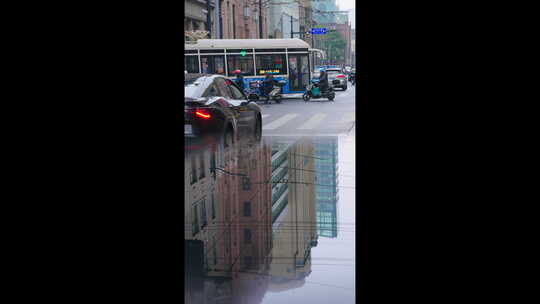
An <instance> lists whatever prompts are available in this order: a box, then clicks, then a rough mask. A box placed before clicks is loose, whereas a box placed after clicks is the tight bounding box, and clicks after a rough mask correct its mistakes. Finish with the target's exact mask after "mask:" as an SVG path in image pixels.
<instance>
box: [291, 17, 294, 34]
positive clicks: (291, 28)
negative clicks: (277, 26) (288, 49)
mask: <svg viewBox="0 0 540 304" xmlns="http://www.w3.org/2000/svg"><path fill="white" fill-rule="evenodd" d="M293 32H294V30H293V17H292V16H291V38H293Z"/></svg>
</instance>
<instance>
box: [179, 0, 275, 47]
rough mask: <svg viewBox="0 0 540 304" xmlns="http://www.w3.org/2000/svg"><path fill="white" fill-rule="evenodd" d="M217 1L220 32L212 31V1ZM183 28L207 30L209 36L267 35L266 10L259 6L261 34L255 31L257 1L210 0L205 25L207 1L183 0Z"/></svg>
mask: <svg viewBox="0 0 540 304" xmlns="http://www.w3.org/2000/svg"><path fill="white" fill-rule="evenodd" d="M216 1H218V2H219V8H220V14H219V15H220V18H219V19H220V20H219V25H220V31H219V33H216V25H215V18H216V13H215V10H214V9H215V2H216ZM184 5H185V6H184V7H185V14H184V30H186V31H195V30H209V29H210V32H211V38H212V39H258V38H268V23H267V19H268V9H267V8H266V7H264V6H263V7H262V25H263V35H262V37H261V36H260V33H259V19H260V17H259V4H258V2H253V1H248V0H210V7H211V8H210V22H211V27H210V28H209V27H208V25H207V1H206V0H186V1H184Z"/></svg>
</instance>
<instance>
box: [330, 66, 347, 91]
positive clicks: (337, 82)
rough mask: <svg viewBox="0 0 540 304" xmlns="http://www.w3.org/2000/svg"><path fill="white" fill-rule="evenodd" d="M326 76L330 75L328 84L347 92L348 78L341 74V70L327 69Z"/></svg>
mask: <svg viewBox="0 0 540 304" xmlns="http://www.w3.org/2000/svg"><path fill="white" fill-rule="evenodd" d="M326 74H328V83H329V84H330V85H331V86H332V87H334V88H336V87H338V88H342V89H343V91H345V90H347V76H345V74H343V73H342V72H341V69H326Z"/></svg>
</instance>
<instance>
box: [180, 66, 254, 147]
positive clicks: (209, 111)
mask: <svg viewBox="0 0 540 304" xmlns="http://www.w3.org/2000/svg"><path fill="white" fill-rule="evenodd" d="M178 110H179V109H178ZM261 134H262V115H261V108H260V107H259V106H258V105H257V104H256V103H255V102H251V101H249V100H247V97H246V96H245V95H244V93H243V92H242V91H241V90H240V88H239V87H238V86H237V85H236V84H235V83H234V81H231V80H230V79H227V78H225V77H223V76H221V75H203V74H188V75H186V79H185V82H184V137H185V138H186V140H188V141H189V140H194V139H208V138H210V139H218V140H220V141H222V142H223V143H224V144H225V146H228V145H230V144H232V143H234V142H236V141H238V140H242V139H248V140H255V141H260V139H261Z"/></svg>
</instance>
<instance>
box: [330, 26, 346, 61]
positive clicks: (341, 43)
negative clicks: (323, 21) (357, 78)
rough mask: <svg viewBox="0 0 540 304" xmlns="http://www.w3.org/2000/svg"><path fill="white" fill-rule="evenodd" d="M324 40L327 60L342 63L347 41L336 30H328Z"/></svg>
mask: <svg viewBox="0 0 540 304" xmlns="http://www.w3.org/2000/svg"><path fill="white" fill-rule="evenodd" d="M325 40H326V55H327V56H328V60H329V61H331V62H333V63H344V62H345V49H346V48H347V42H346V41H345V39H343V37H342V36H341V34H340V33H338V32H329V33H328V34H326V39H325Z"/></svg>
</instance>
